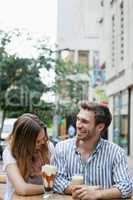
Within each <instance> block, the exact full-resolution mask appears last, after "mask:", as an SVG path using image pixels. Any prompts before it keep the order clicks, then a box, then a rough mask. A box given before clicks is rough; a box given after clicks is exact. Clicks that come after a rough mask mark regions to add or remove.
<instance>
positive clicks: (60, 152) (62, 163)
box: [53, 142, 70, 193]
mask: <svg viewBox="0 0 133 200" xmlns="http://www.w3.org/2000/svg"><path fill="white" fill-rule="evenodd" d="M65 154H66V151H65V148H64V145H63V143H62V142H60V143H58V144H57V145H56V147H55V154H54V161H53V162H54V165H55V166H57V169H58V175H57V176H56V178H55V182H54V191H55V192H58V193H63V192H64V190H65V189H66V188H67V187H68V185H69V184H70V180H69V178H68V177H67V162H66V155H65Z"/></svg>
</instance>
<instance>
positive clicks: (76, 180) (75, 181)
mask: <svg viewBox="0 0 133 200" xmlns="http://www.w3.org/2000/svg"><path fill="white" fill-rule="evenodd" d="M71 183H72V185H82V184H83V183H84V177H83V175H81V174H76V175H74V176H72V182H71Z"/></svg>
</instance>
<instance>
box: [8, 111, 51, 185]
mask: <svg viewBox="0 0 133 200" xmlns="http://www.w3.org/2000/svg"><path fill="white" fill-rule="evenodd" d="M42 129H44V132H45V138H46V140H45V141H46V142H45V144H44V145H43V146H42V152H41V154H42V159H43V161H44V164H45V163H49V156H50V153H49V150H48V136H47V129H46V126H45V125H44V123H43V122H42V121H40V120H39V118H38V117H37V116H36V115H32V114H29V113H28V114H24V115H22V116H21V117H19V118H18V119H17V121H16V122H15V124H14V128H13V131H12V133H11V137H10V139H11V152H12V155H13V156H14V158H15V159H16V162H17V165H18V168H19V170H20V173H21V175H22V176H23V178H24V180H25V181H26V180H27V179H28V177H29V176H30V172H31V168H32V163H33V156H34V153H35V146H36V139H37V136H38V134H39V133H40V131H41V130H42Z"/></svg>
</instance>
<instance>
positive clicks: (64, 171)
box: [54, 138, 133, 198]
mask: <svg viewBox="0 0 133 200" xmlns="http://www.w3.org/2000/svg"><path fill="white" fill-rule="evenodd" d="M54 164H55V165H56V166H57V168H58V176H57V177H56V179H55V184H54V191H55V192H59V193H63V192H64V190H65V189H66V188H67V187H68V186H69V184H70V183H71V177H72V176H73V175H75V174H83V176H84V183H85V184H86V185H100V186H101V187H102V188H103V189H107V188H110V187H112V186H113V187H116V188H118V189H119V190H120V191H121V193H122V197H123V198H126V197H129V196H130V195H131V194H132V190H133V185H132V179H131V178H130V176H129V170H128V164H127V158H126V155H125V152H124V150H123V149H122V148H120V147H119V146H118V145H116V144H112V143H109V142H108V141H107V140H104V139H100V142H99V143H98V144H97V147H96V149H95V151H94V152H93V154H92V155H91V156H90V157H89V158H88V160H87V161H83V160H82V159H81V155H80V153H79V152H78V151H77V147H76V138H72V139H68V140H65V141H62V142H59V143H58V144H57V145H56V148H55V156H54Z"/></svg>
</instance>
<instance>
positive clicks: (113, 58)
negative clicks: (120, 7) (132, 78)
mask: <svg viewBox="0 0 133 200" xmlns="http://www.w3.org/2000/svg"><path fill="white" fill-rule="evenodd" d="M114 66H115V17H114V16H112V67H114Z"/></svg>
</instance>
